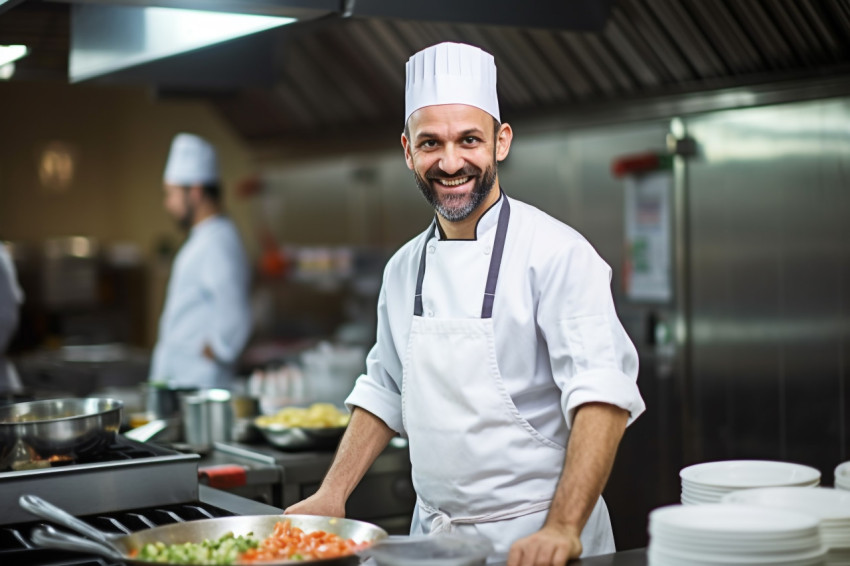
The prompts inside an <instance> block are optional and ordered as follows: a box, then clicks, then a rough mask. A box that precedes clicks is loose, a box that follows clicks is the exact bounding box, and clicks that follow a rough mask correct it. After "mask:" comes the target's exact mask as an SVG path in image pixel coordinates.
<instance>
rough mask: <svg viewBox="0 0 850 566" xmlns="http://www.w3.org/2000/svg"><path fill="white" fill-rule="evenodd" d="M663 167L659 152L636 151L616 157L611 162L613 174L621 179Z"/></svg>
mask: <svg viewBox="0 0 850 566" xmlns="http://www.w3.org/2000/svg"><path fill="white" fill-rule="evenodd" d="M661 167H662V163H661V157H660V156H659V155H658V154H657V153H651V152H647V153H635V154H632V155H624V156H622V157H618V158H616V159H614V160H613V161H612V162H611V174H612V175H614V177H616V178H617V179H620V178H622V177H624V176H626V175H635V174H637V173H645V172H646V171H655V170H657V169H660V168H661Z"/></svg>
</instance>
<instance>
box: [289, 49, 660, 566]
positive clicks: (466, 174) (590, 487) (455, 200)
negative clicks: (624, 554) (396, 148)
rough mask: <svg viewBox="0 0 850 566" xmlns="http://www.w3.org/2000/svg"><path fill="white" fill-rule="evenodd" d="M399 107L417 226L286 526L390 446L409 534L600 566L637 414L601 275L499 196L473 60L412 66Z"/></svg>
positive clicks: (486, 64) (545, 221)
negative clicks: (411, 495) (407, 462)
mask: <svg viewBox="0 0 850 566" xmlns="http://www.w3.org/2000/svg"><path fill="white" fill-rule="evenodd" d="M405 107H406V109H405V112H406V115H405V129H404V133H403V134H402V136H401V144H402V147H403V149H404V158H405V161H406V163H407V166H408V168H409V169H411V170H412V171H413V174H414V178H415V181H416V184H417V186H418V187H419V189H420V190H421V192H422V193H423V195H424V196H425V198H426V199H427V200H428V202H429V203H430V204H431V205H432V206H433V207H434V210H435V211H436V214H435V217H434V221H433V222H432V223H431V225H430V226H428V228H427V229H426V230H425V231H424V232H423V233H422V234H420V235H419V236H417V237H415V238H414V239H413V240H411V241H410V242H408V243H407V244H406V245H404V246H403V247H402V248H401V249H400V250H399V251H398V252H397V253H396V254H395V255H394V256H393V257H392V258H391V259H390V261H389V263H388V264H387V266H386V269H385V272H384V278H383V286H382V288H381V292H380V296H379V300H378V333H377V343H376V345H375V346H374V348H373V349H372V350H371V352H370V353H369V355H368V358H367V361H366V365H367V367H366V369H367V371H366V374H365V375H363V376H361V377H360V378H359V379H358V381H357V383H356V385H355V387H354V389H353V391H352V393H351V395H350V396H349V397H348V399H347V401H346V404H347V405H348V407H349V408H350V409H352V411H353V414H352V418H351V422H350V425H349V428H348V430H347V431H346V434H345V436H344V437H343V440H342V442H341V444H340V447H339V449H338V452H337V455H336V457H335V459H334V462H333V464H332V466H331V468H330V470H329V471H328V474H327V476H326V477H325V480H324V481H323V483H322V485H321V487H320V489H319V490H318V492H317V493H316V494H315V495H313V496H312V497H310V498H308V499H306V500H304V501H302V502H300V503H298V504H296V505H294V506H292V507H291V508H289V509H288V510H287V512H291V513H314V514H321V515H338V516H342V514H343V513H344V504H345V501H346V499H347V497H348V496H349V494H350V493H351V491H352V490H353V489H354V487H355V486H356V484H357V482H358V481H359V480H360V478H361V477H362V476H363V474H364V473H365V471H366V470H367V469H368V467H369V465H370V464H371V463H372V461H373V460H374V458H375V457H376V456H377V455H378V454H379V453H380V452H381V450H383V448H384V447H385V446H386V444H387V442H388V441H389V440H390V439H391V438H392V437H393V436H395V435H396V434H399V435H402V436H404V437H407V438H408V440H409V443H410V444H409V446H410V459H411V464H412V475H413V484H414V488H415V489H416V494H417V504H416V508H415V510H414V514H413V522H412V528H411V532H412V534H429V533H431V534H433V533H441V532H449V531H456V532H459V533H468V534H478V535H483V536H485V537H487V538H489V539H490V540H491V541H492V543H493V545H494V547H495V550H496V555H495V556H493V557H492V558H491V559H492V560H493V561H504V560H506V559H507V563H508V564H509V565H510V566H519V565H531V564H557V565H559V566H561V565H563V564H564V563H565V562H566V561H567V559H569V558H574V557H578V556H580V555H582V556H589V555H595V554H603V553H608V552H613V551H614V541H613V536H612V532H611V525H610V521H609V517H608V511H607V509H606V506H605V503H604V501H603V500H602V498H601V496H600V494H601V492H602V489H603V487H604V486H605V483H606V481H607V478H608V474H609V472H610V469H611V466H612V464H613V461H614V456H615V453H616V450H617V446H618V444H619V441H620V439H621V437H622V434H623V432H624V429H625V428H626V426H627V424H628V423H630V422H632V421H633V420H634V419H635V418H637V416H638V415H639V414H640V413H641V412H642V411H643V410H644V403H643V401H642V399H641V396H640V393H639V391H638V389H637V386H636V377H637V370H638V361H637V355H636V351H635V349H634V346H633V345H632V343H631V342H630V340H629V338H628V336H627V335H626V333H625V331H624V329H623V327H622V326H621V324H620V322H619V320H618V319H617V315H616V313H615V311H614V304H613V301H612V297H611V291H610V281H611V269H610V268H609V267H608V265H606V264H605V262H604V261H603V260H602V259H601V258H600V257H599V255H597V253H596V252H595V251H594V249H593V247H591V245H590V244H589V243H588V242H587V240H585V239H584V238H583V237H582V236H581V235H580V234H578V233H577V232H576V231H575V230H573V229H571V228H570V227H568V226H566V225H564V224H562V223H561V222H559V221H557V220H555V219H553V218H552V217H550V216H548V215H546V214H545V213H543V212H541V211H540V210H538V209H536V208H534V207H532V206H530V205H527V204H525V203H523V202H521V201H519V200H515V199H514V198H512V197H511V196H509V193H508V192H507V191H508V189H507V188H503V187H502V186H501V185H500V183H499V176H498V170H497V163H498V162H499V161H502V160H504V159H505V158H506V157H507V156H508V152H509V150H510V146H511V140H512V137H513V133H512V130H511V127H510V125H508V124H506V123H501V121H500V116H499V105H498V100H497V96H496V66H495V62H494V59H493V57H492V56H491V55H490V54H488V53H486V52H484V51H482V50H480V49H478V48H476V47H472V46H469V45H462V44H453V43H443V44H440V45H436V46H433V47H429V48H428V49H425V50H424V51H421V52H419V53H417V54H415V55H414V56H413V57H411V58H410V60H409V61H408V63H407V84H406V100H405ZM553 166H554V164H553ZM522 189H523V187H521V186H517V187H514V188H512V189H511V190H512V191H516V193H520V192H521V191H522ZM511 194H513V193H511Z"/></svg>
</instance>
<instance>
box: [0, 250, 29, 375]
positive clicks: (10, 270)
mask: <svg viewBox="0 0 850 566" xmlns="http://www.w3.org/2000/svg"><path fill="white" fill-rule="evenodd" d="M23 302H24V293H23V291H22V290H21V287H20V285H18V278H17V274H16V272H15V264H14V262H13V261H12V258H11V256H10V255H9V251H8V250H7V249H6V246H4V245H3V244H2V243H0V391H20V390H21V381H20V378H19V377H18V374H17V372H16V371H15V366H13V365H12V362H10V361H8V360H7V359H6V357H5V355H4V354H5V353H6V349H7V348H8V347H9V342H11V340H12V337H13V336H14V335H15V330H17V328H18V318H19V314H18V311H19V309H20V305H21V304H22V303H23Z"/></svg>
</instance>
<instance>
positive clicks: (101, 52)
mask: <svg viewBox="0 0 850 566" xmlns="http://www.w3.org/2000/svg"><path fill="white" fill-rule="evenodd" d="M53 1H54V2H56V1H58V2H69V3H71V4H72V11H71V46H70V47H71V49H70V58H69V78H70V80H71V82H80V81H87V80H91V79H96V78H103V79H104V80H105V82H145V83H153V84H155V85H156V86H159V87H162V88H166V89H168V88H176V89H184V90H192V89H198V90H203V89H205V88H213V89H215V88H224V89H226V88H228V87H231V88H232V87H234V86H246V85H264V86H269V81H270V80H271V77H272V76H273V75H274V69H275V64H276V63H275V61H274V60H273V59H274V58H273V56H272V55H271V54H270V52H269V50H271V51H273V50H274V49H273V40H271V39H269V40H267V41H264V40H263V39H262V38H257V39H254V40H246V41H239V42H232V41H231V40H234V39H238V38H246V37H248V36H253V35H255V34H259V36H262V35H263V34H261V33H260V32H264V31H268V30H272V29H274V28H278V27H281V26H283V25H286V24H289V23H292V22H296V21H298V22H303V21H305V20H314V19H317V18H319V17H322V16H336V17H337V19H339V17H343V18H348V17H351V18H355V19H360V18H376V19H390V20H407V21H431V22H442V23H454V24H476V25H478V24H483V25H495V26H511V27H525V28H535V27H537V28H542V27H545V28H554V29H559V30H579V31H593V30H599V29H601V28H602V26H603V25H604V24H605V21H606V19H607V17H608V14H609V12H610V9H611V5H612V4H613V0H535V1H534V2H521V1H518V0H488V2H487V3H486V5H485V6H486V8H482V6H481V4H479V3H474V2H458V1H457V0H429V1H428V2H423V3H420V2H408V1H406V0H53ZM266 35H268V34H266ZM224 42H228V48H227V49H221V50H217V51H212V52H208V53H204V54H195V55H194V56H191V57H190V56H183V54H191V53H195V52H197V51H199V50H202V51H205V52H206V51H208V50H206V49H203V48H208V47H210V46H213V45H218V44H222V43H224ZM177 55H181V57H178V58H177V59H179V60H180V62H181V64H179V65H178V64H177V63H178V62H176V61H172V62H168V60H169V59H171V58H175V56H177ZM159 61H162V62H163V64H159V63H157V62H159Z"/></svg>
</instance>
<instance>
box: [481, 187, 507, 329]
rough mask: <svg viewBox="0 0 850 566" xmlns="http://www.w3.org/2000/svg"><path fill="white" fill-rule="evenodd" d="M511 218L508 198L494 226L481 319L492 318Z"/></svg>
mask: <svg viewBox="0 0 850 566" xmlns="http://www.w3.org/2000/svg"><path fill="white" fill-rule="evenodd" d="M510 218H511V205H510V204H509V203H508V197H507V196H505V202H503V203H502V210H500V211H499V224H498V225H497V226H496V239H495V241H494V242H493V252H492V253H493V255H492V256H490V269H489V270H488V272H487V286H486V287H484V304H483V305H482V306H481V318H493V301H494V300H495V298H496V282H497V281H498V280H499V268H500V267H501V265H502V252H503V251H504V250H505V235H506V234H507V233H508V220H510Z"/></svg>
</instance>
